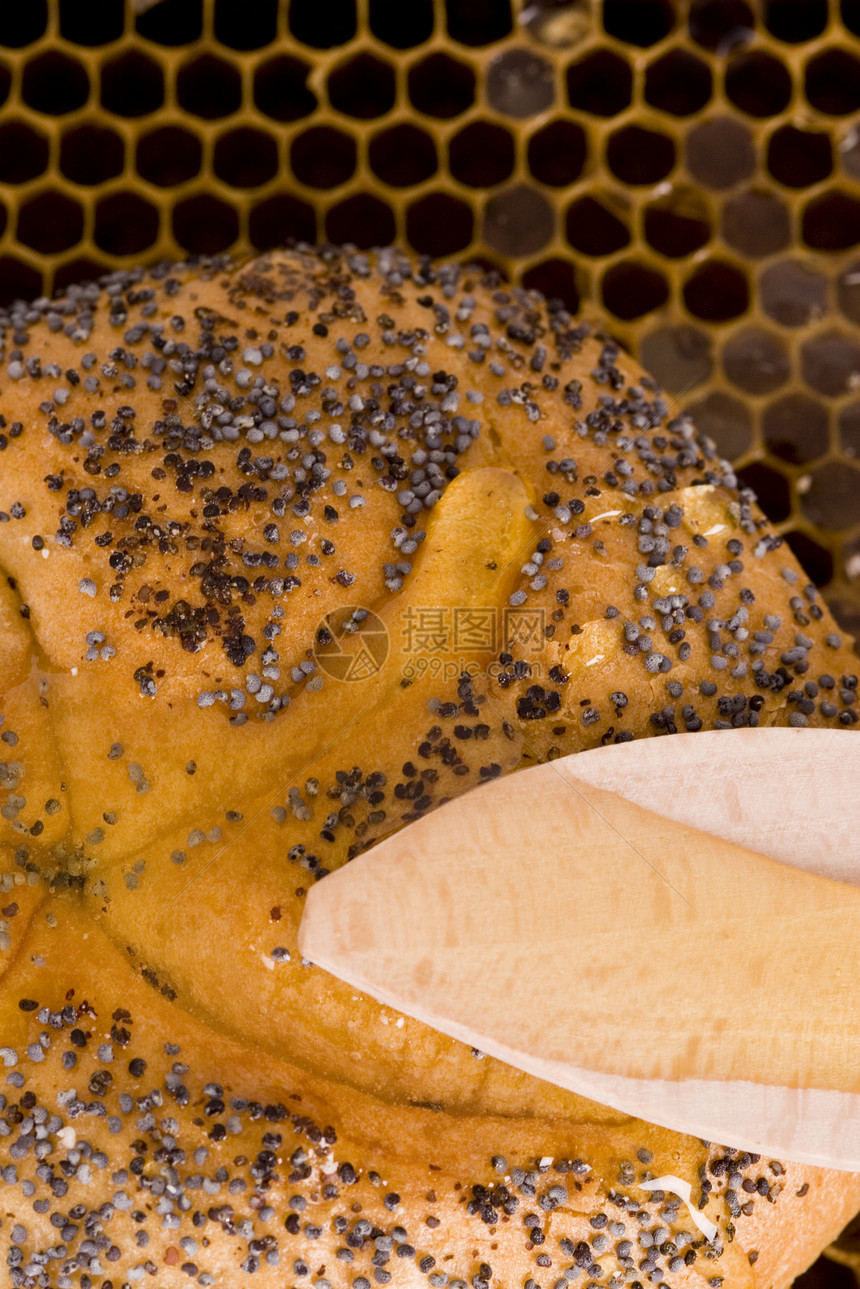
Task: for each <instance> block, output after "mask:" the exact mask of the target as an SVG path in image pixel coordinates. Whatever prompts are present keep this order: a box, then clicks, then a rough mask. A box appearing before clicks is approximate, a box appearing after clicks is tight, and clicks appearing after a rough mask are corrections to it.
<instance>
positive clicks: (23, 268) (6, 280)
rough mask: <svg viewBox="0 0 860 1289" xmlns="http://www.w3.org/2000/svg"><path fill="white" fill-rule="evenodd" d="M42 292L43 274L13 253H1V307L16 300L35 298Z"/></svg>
mask: <svg viewBox="0 0 860 1289" xmlns="http://www.w3.org/2000/svg"><path fill="white" fill-rule="evenodd" d="M41 294H42V275H41V273H40V272H39V271H38V269H34V268H33V267H32V265H30V264H23V263H22V262H21V260H16V259H15V257H14V256H13V255H0V308H5V306H6V305H7V304H12V303H13V302H14V301H15V300H35V299H36V298H37V297H38V296H40V295H41Z"/></svg>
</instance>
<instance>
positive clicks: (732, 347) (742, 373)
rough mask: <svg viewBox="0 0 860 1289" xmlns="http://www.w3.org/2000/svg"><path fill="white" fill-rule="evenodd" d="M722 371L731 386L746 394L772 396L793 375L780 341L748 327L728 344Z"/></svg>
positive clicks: (763, 331)
mask: <svg viewBox="0 0 860 1289" xmlns="http://www.w3.org/2000/svg"><path fill="white" fill-rule="evenodd" d="M723 368H724V370H725V373H726V375H727V376H728V378H729V380H730V381H731V382H732V384H733V385H737V387H738V389H742V390H744V392H745V393H747V394H770V393H772V392H773V391H774V390H775V389H779V387H780V385H784V384H785V382H786V381H787V380H788V378H789V375H790V374H791V365H790V363H789V359H788V354H787V353H786V349H785V345H784V344H783V342H782V340H781V338H780V337H779V336H776V335H774V334H773V332H771V331H765V330H764V329H763V328H761V327H745V328H744V329H743V331H737V332H735V334H734V335H733V336H731V337H730V338H729V340H727V341H726V343H725V345H724V346H723Z"/></svg>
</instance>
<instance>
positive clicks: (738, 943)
mask: <svg viewBox="0 0 860 1289" xmlns="http://www.w3.org/2000/svg"><path fill="white" fill-rule="evenodd" d="M852 883H853V884H852ZM858 888H860V739H857V738H856V737H852V732H851V731H847V730H846V731H833V730H809V729H791V728H789V729H786V728H780V729H743V730H731V731H714V732H708V733H704V732H703V733H699V734H690V735H687V734H684V735H674V736H672V737H663V738H654V739H649V740H645V741H641V742H634V743H629V744H620V745H616V746H612V747H608V748H601V749H597V750H595V751H591V752H585V753H579V754H576V755H573V756H569V757H565V758H562V759H559V760H557V761H553V762H549V763H547V764H544V765H540V766H536V767H534V768H532V769H528V770H523V771H520V772H518V773H517V774H514V775H513V776H509V777H507V778H504V779H501V780H495V781H493V782H491V783H488V784H486V785H484V786H482V787H480V788H479V789H476V790H475V791H472V792H469V793H466V794H465V795H464V796H462V797H460V798H457V799H456V800H454V801H451V802H449V803H448V804H447V805H445V806H443V807H441V808H440V809H438V810H436V811H434V812H433V813H431V814H430V815H427V816H426V817H425V818H423V819H421V820H418V821H416V822H415V823H412V824H410V825H408V826H407V827H406V828H404V829H403V830H402V831H400V832H398V833H396V834H394V835H393V836H392V837H389V838H387V839H386V840H384V841H383V842H381V843H379V844H378V845H376V846H375V847H373V848H372V849H371V850H369V851H368V852H366V853H365V854H364V855H361V856H359V857H357V858H356V859H354V860H353V861H352V862H351V863H350V864H348V865H347V866H345V867H344V868H341V869H339V870H337V871H336V872H334V873H331V874H329V875H328V876H327V877H326V878H325V879H324V880H323V881H321V882H319V883H317V885H316V886H314V887H313V888H312V889H311V890H310V891H309V893H308V896H307V901H306V907H305V912H304V916H303V919H302V923H301V927H300V931H299V949H300V951H301V953H302V954H303V955H304V956H305V957H306V958H308V959H310V960H311V961H312V962H313V963H315V964H316V965H318V966H320V967H323V968H324V969H325V970H327V971H330V972H331V973H332V974H333V975H336V976H338V977H340V978H341V979H343V980H346V981H348V982H349V983H351V984H352V985H354V986H356V987H357V988H359V989H361V990H363V991H364V992H365V993H367V994H369V995H371V996H372V997H374V998H376V999H377V1000H378V1001H380V1002H382V1003H385V1004H387V1005H388V1006H391V1007H393V1008H395V1009H397V1010H398V1011H400V1012H402V1013H404V1014H405V1015H407V1016H412V1017H415V1018H416V1019H418V1020H420V1021H423V1022H424V1023H426V1024H428V1025H431V1026H433V1027H434V1028H435V1029H438V1030H440V1031H442V1032H443V1033H446V1034H449V1035H451V1036H452V1037H454V1038H456V1039H459V1040H460V1041H462V1042H464V1043H468V1044H469V1045H471V1046H473V1047H476V1048H478V1049H479V1050H481V1051H483V1052H485V1053H488V1054H490V1055H493V1056H495V1057H498V1058H499V1059H500V1060H503V1061H506V1062H507V1063H509V1064H511V1065H514V1066H516V1067H518V1068H520V1069H523V1070H526V1071H528V1072H530V1073H532V1074H534V1075H536V1076H537V1077H539V1078H542V1079H546V1080H548V1081H549V1082H551V1083H555V1084H558V1085H559V1086H562V1087H566V1088H570V1089H572V1090H573V1091H576V1092H578V1093H580V1094H581V1095H584V1096H586V1097H589V1098H591V1099H592V1100H595V1101H598V1102H601V1103H602V1104H604V1105H609V1106H612V1107H614V1108H616V1109H620V1110H622V1111H625V1112H627V1113H630V1114H635V1115H637V1116H638V1117H640V1118H643V1119H646V1120H648V1121H650V1122H652V1123H658V1124H662V1125H664V1126H666V1127H669V1128H674V1129H676V1130H678V1131H681V1132H687V1133H692V1134H695V1135H697V1136H700V1137H704V1138H706V1139H707V1140H712V1141H718V1142H721V1143H730V1144H732V1145H733V1146H735V1147H737V1148H743V1149H749V1150H753V1151H756V1152H759V1153H770V1154H772V1155H774V1156H779V1157H782V1158H784V1159H795V1160H798V1161H801V1162H806V1163H811V1164H816V1165H820V1166H823V1167H830V1168H841V1169H847V1170H850V1171H860V1008H858V1006H857V1001H856V1000H857V997H858V990H860V889H858ZM488 974H489V975H490V976H491V977H492V979H493V981H494V983H495V987H494V989H493V991H492V992H491V993H488V992H487V991H484V990H480V989H476V988H475V986H474V981H475V980H476V979H480V978H486V977H487V975H488Z"/></svg>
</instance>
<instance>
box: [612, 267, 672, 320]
mask: <svg viewBox="0 0 860 1289" xmlns="http://www.w3.org/2000/svg"><path fill="white" fill-rule="evenodd" d="M601 295H602V299H603V303H604V305H605V306H606V308H607V309H609V311H610V312H611V313H614V314H615V316H616V318H621V319H623V321H625V322H632V321H633V319H634V318H641V317H642V316H643V315H644V314H646V313H650V312H651V311H652V310H653V309H659V308H660V306H661V305H663V304H665V303H666V301H667V300H668V298H669V286H668V283H667V282H666V279H665V278H664V277H663V275H662V273H657V272H655V271H654V270H653V269H649V268H646V267H645V265H644V264H640V263H638V262H637V261H636V260H622V261H621V262H620V263H618V264H613V265H612V267H611V268H609V269H607V270H606V272H605V273H604V275H603V281H602V282H601Z"/></svg>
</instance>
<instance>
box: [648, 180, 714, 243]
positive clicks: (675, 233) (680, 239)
mask: <svg viewBox="0 0 860 1289" xmlns="http://www.w3.org/2000/svg"><path fill="white" fill-rule="evenodd" d="M643 230H644V233H645V237H646V240H647V241H648V243H649V245H651V246H653V248H654V250H655V251H659V252H660V254H661V255H666V256H667V257H669V258H670V259H676V258H679V257H681V256H684V255H692V254H693V252H694V251H698V250H700V249H701V247H703V246H705V245H706V244H707V242H708V240H709V239H710V236H711V228H710V223H709V216H708V208H707V206H706V204H705V202H704V201H703V199H702V197H701V195H700V194H699V193H698V192H696V190H695V189H694V188H675V187H673V189H672V192H670V193H668V194H667V195H666V196H665V197H660V198H658V199H657V201H655V202H654V203H653V204H652V205H650V206H646V208H645V213H644V219H643Z"/></svg>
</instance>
